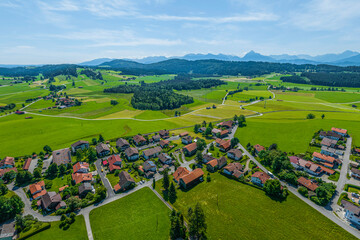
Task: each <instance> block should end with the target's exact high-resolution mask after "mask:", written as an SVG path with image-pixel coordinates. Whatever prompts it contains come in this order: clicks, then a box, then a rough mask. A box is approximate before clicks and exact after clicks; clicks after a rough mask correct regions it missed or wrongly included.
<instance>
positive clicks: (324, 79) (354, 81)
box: [301, 72, 360, 87]
mask: <svg viewBox="0 0 360 240" xmlns="http://www.w3.org/2000/svg"><path fill="white" fill-rule="evenodd" d="M301 76H302V77H307V78H308V79H310V83H311V84H314V85H324V86H332V87H360V74H359V73H325V72H317V73H308V72H304V73H302V74H301Z"/></svg>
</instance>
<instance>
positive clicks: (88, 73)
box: [80, 69, 103, 80]
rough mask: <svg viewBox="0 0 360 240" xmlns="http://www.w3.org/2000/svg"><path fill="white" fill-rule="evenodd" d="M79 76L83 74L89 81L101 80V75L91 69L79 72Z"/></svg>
mask: <svg viewBox="0 0 360 240" xmlns="http://www.w3.org/2000/svg"><path fill="white" fill-rule="evenodd" d="M80 74H85V75H86V76H87V77H88V78H91V79H94V80H95V79H99V80H103V76H102V75H101V72H95V71H93V70H91V69H83V70H81V72H80Z"/></svg>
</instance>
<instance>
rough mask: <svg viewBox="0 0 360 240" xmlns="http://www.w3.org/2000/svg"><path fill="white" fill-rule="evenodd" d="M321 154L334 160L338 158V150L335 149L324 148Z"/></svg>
mask: <svg viewBox="0 0 360 240" xmlns="http://www.w3.org/2000/svg"><path fill="white" fill-rule="evenodd" d="M320 153H321V154H324V155H327V156H331V157H334V158H338V155H337V154H336V149H334V148H330V147H326V146H322V147H321V152H320Z"/></svg>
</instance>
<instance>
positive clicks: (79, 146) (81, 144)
mask: <svg viewBox="0 0 360 240" xmlns="http://www.w3.org/2000/svg"><path fill="white" fill-rule="evenodd" d="M88 148H89V142H88V141H84V140H80V141H77V142H76V143H73V144H71V150H72V152H73V153H76V151H77V150H84V149H88Z"/></svg>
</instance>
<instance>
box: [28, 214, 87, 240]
mask: <svg viewBox="0 0 360 240" xmlns="http://www.w3.org/2000/svg"><path fill="white" fill-rule="evenodd" d="M59 225H60V221H59V222H52V223H51V227H50V228H49V229H47V230H45V231H42V232H40V233H38V234H36V235H34V236H32V237H29V238H27V239H30V240H31V239H34V240H35V239H52V240H56V239H59V240H60V239H66V240H72V239H74V240H81V239H84V240H86V239H88V237H87V232H86V226H85V221H84V217H83V216H77V217H76V218H75V222H74V223H73V224H71V225H70V228H69V229H67V230H62V229H61V228H59Z"/></svg>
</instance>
